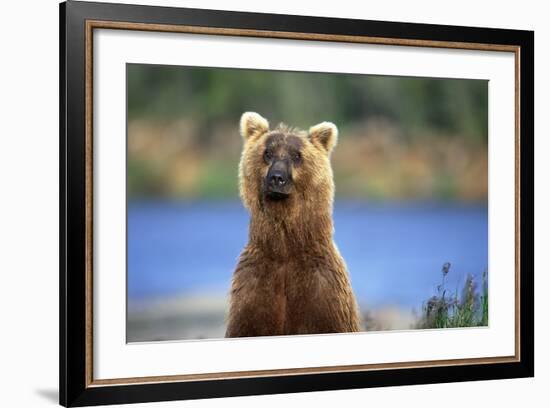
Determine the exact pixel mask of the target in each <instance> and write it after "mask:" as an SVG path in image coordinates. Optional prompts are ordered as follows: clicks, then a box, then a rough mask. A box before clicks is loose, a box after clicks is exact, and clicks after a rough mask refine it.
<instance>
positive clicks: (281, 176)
mask: <svg viewBox="0 0 550 408" xmlns="http://www.w3.org/2000/svg"><path fill="white" fill-rule="evenodd" d="M291 184H292V178H291V175H290V169H289V165H288V163H287V162H286V161H284V160H277V161H274V162H273V164H272V165H271V167H270V168H269V171H268V172H267V176H266V179H265V187H266V188H265V190H266V191H265V192H266V195H267V197H269V198H271V199H275V200H279V199H283V198H286V197H288V196H289V195H290V188H291Z"/></svg>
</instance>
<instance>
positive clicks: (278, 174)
mask: <svg viewBox="0 0 550 408" xmlns="http://www.w3.org/2000/svg"><path fill="white" fill-rule="evenodd" d="M269 184H271V185H272V186H273V187H281V186H284V185H285V184H286V177H285V175H284V174H283V172H282V171H273V172H271V176H270V178H269Z"/></svg>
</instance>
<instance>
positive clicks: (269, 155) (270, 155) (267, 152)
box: [264, 149, 273, 162]
mask: <svg viewBox="0 0 550 408" xmlns="http://www.w3.org/2000/svg"><path fill="white" fill-rule="evenodd" d="M272 158H273V153H271V151H270V150H268V149H266V150H265V152H264V160H265V161H266V162H269V161H271V159H272Z"/></svg>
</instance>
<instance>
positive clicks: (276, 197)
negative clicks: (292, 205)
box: [265, 190, 290, 201]
mask: <svg viewBox="0 0 550 408" xmlns="http://www.w3.org/2000/svg"><path fill="white" fill-rule="evenodd" d="M265 195H266V198H267V199H268V200H270V201H282V200H285V199H287V198H288V197H289V196H290V193H283V192H282V191H273V190H272V191H268V192H266V194H265Z"/></svg>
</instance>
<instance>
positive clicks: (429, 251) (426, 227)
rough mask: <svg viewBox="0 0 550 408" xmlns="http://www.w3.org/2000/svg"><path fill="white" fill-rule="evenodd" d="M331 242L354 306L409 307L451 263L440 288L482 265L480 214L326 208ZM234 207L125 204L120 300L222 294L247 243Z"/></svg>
mask: <svg viewBox="0 0 550 408" xmlns="http://www.w3.org/2000/svg"><path fill="white" fill-rule="evenodd" d="M334 224H335V230H336V233H335V241H336V244H337V246H338V248H339V249H340V252H341V254H342V256H343V257H344V259H345V261H346V263H347V265H348V269H349V272H350V275H351V279H352V285H353V289H354V291H355V294H356V296H357V298H358V300H359V302H360V303H361V304H366V305H374V306H376V305H397V306H402V307H413V308H415V307H416V308H417V309H418V308H419V307H420V306H421V305H422V302H423V301H425V300H426V299H427V298H428V297H429V296H431V295H432V294H434V293H435V288H436V286H437V285H438V284H439V283H440V282H441V266H442V265H443V263H445V262H450V263H451V270H450V273H449V275H448V276H447V284H446V285H447V287H448V288H450V289H452V290H453V291H454V289H455V288H456V287H458V286H459V285H460V284H461V282H463V281H464V279H465V277H466V276H467V274H469V273H470V274H473V275H474V276H476V277H480V276H481V273H482V272H483V271H484V270H485V269H486V268H487V244H488V242H487V207H486V206H482V205H465V204H462V205H456V204H448V203H431V204H426V203H399V204H397V203H396V204H387V203H383V204H368V203H364V202H341V201H340V202H338V201H337V202H336V204H335V208H334ZM247 228H248V214H247V213H246V211H245V210H244V209H243V207H242V205H241V204H240V203H239V202H236V201H235V202H131V203H130V204H129V206H128V296H129V298H130V300H138V299H144V298H150V297H155V298H158V297H164V296H171V295H181V294H185V293H200V294H208V293H210V292H211V293H213V294H225V293H227V291H228V289H229V285H230V280H231V275H232V272H233V269H234V267H235V264H236V261H237V257H238V255H239V253H240V251H241V249H242V247H243V246H244V245H245V243H246V240H247V232H248V230H247Z"/></svg>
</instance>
